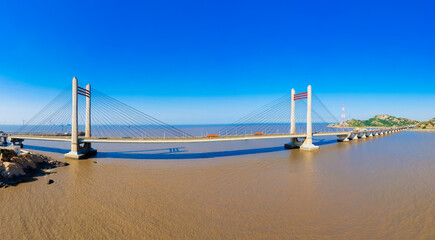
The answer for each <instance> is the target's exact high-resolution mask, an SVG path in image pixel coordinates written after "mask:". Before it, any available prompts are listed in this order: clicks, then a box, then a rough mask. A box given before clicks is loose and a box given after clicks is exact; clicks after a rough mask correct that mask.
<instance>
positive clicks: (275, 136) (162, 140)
mask: <svg viewBox="0 0 435 240" xmlns="http://www.w3.org/2000/svg"><path fill="white" fill-rule="evenodd" d="M373 131H374V130H373ZM365 132H371V131H365ZM365 132H360V133H365ZM350 133H351V132H323V133H314V134H313V137H321V136H346V135H348V134H350ZM306 136H307V135H306V134H305V133H300V134H266V135H237V136H219V137H213V138H207V137H186V138H111V137H110V138H98V137H91V138H84V137H79V142H83V143H200V142H226V141H244V140H264V139H280V138H305V137H306ZM9 138H10V139H22V140H40V141H59V142H71V137H70V136H50V135H48V136H47V135H45V136H44V135H10V136H9Z"/></svg>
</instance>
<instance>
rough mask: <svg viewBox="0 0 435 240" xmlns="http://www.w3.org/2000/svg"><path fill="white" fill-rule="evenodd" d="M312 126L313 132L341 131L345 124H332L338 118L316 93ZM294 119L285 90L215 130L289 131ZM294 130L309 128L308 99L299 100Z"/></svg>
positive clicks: (248, 132) (225, 132)
mask: <svg viewBox="0 0 435 240" xmlns="http://www.w3.org/2000/svg"><path fill="white" fill-rule="evenodd" d="M311 112H312V114H311V115H312V129H313V132H339V131H344V129H342V128H333V127H332V124H336V123H338V120H337V118H335V117H334V115H333V114H332V113H331V112H330V111H329V110H328V109H327V108H326V106H325V105H324V104H323V102H322V101H320V99H319V98H318V97H317V96H315V95H314V94H313V98H312V110H311ZM290 121H291V95H290V94H286V95H284V96H282V97H280V98H278V99H276V100H274V101H272V102H270V103H268V104H266V105H264V106H262V107H261V108H259V109H257V110H255V111H253V112H251V113H250V114H248V115H246V116H245V117H242V118H241V119H239V120H238V121H236V122H234V123H232V124H229V125H227V126H225V127H223V128H221V129H220V130H219V131H218V132H217V133H216V134H218V135H224V136H231V135H252V134H257V135H260V134H261V135H262V134H288V133H290ZM295 122H296V124H295V131H296V133H305V132H306V122H307V100H306V99H301V100H297V101H296V103H295Z"/></svg>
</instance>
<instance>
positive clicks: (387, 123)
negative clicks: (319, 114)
mask: <svg viewBox="0 0 435 240" xmlns="http://www.w3.org/2000/svg"><path fill="white" fill-rule="evenodd" d="M418 123H419V121H417V120H413V119H408V118H403V117H395V116H390V115H388V114H378V115H375V116H374V117H372V118H369V119H367V120H357V119H351V120H348V121H345V122H344V123H338V124H331V125H329V126H330V127H349V128H352V127H354V128H356V127H359V128H362V127H364V128H366V127H370V128H376V127H404V126H415V125H417V124H418Z"/></svg>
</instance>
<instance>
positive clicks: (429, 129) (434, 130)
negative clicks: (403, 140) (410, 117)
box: [407, 128, 435, 132]
mask: <svg viewBox="0 0 435 240" xmlns="http://www.w3.org/2000/svg"><path fill="white" fill-rule="evenodd" d="M407 131H413V132H435V128H428V129H422V128H410V129H408V130H407Z"/></svg>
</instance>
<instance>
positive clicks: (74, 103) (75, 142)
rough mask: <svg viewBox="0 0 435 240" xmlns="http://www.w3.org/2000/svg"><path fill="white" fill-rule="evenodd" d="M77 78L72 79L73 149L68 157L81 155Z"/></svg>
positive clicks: (66, 155)
mask: <svg viewBox="0 0 435 240" xmlns="http://www.w3.org/2000/svg"><path fill="white" fill-rule="evenodd" d="M77 82H78V81H77V78H76V77H74V78H73V80H72V117H71V151H70V152H69V153H67V154H65V157H66V158H76V159H78V158H79V157H80V155H79V148H80V146H79V140H78V135H79V133H78V114H77V110H78V106H77V103H78V101H77V85H78V83H77Z"/></svg>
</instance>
